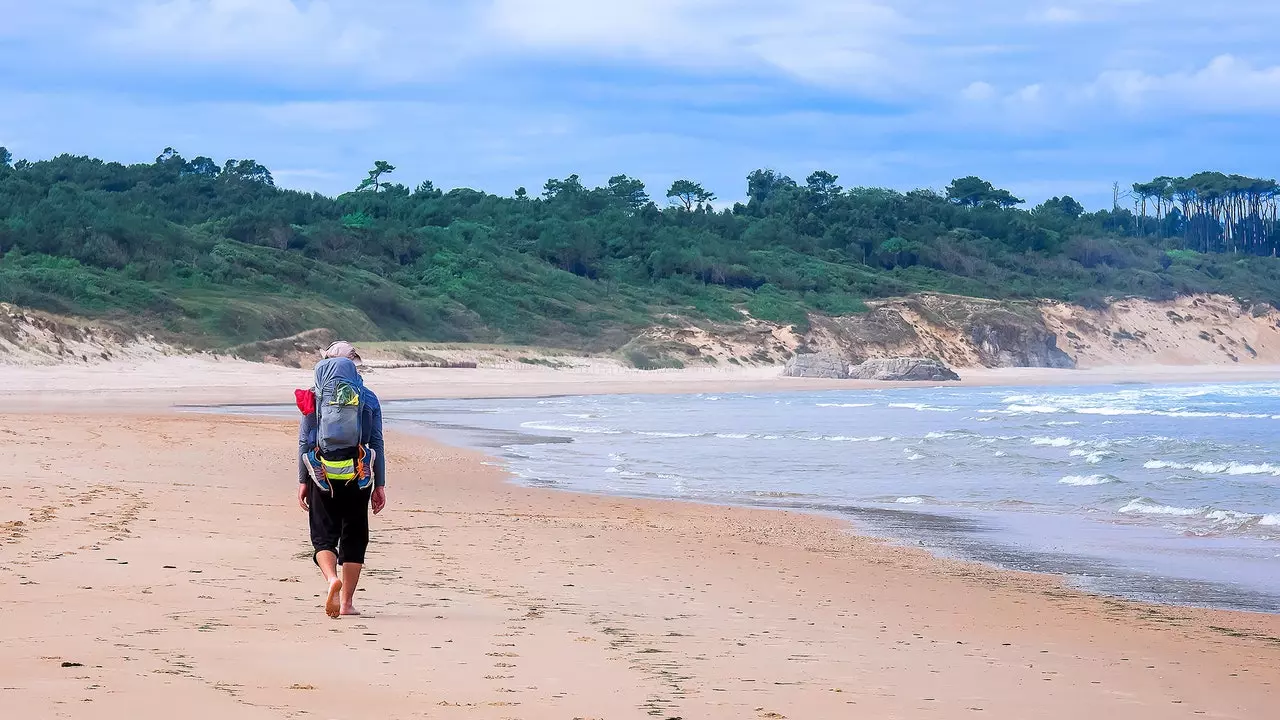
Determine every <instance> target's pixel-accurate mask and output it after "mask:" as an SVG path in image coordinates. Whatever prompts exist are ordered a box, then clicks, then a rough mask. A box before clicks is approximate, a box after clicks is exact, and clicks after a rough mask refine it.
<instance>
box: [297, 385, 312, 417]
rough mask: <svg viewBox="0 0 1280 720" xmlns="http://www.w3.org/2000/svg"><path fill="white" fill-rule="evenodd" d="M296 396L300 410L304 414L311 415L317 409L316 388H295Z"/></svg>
mask: <svg viewBox="0 0 1280 720" xmlns="http://www.w3.org/2000/svg"><path fill="white" fill-rule="evenodd" d="M293 396H294V398H296V399H297V402H298V410H299V411H300V412H301V413H302V414H303V415H310V414H312V413H314V412H315V411H316V393H315V391H314V390H294V391H293Z"/></svg>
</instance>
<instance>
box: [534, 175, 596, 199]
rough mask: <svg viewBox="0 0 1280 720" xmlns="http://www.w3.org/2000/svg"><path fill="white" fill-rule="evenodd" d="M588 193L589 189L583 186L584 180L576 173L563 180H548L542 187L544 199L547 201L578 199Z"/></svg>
mask: <svg viewBox="0 0 1280 720" xmlns="http://www.w3.org/2000/svg"><path fill="white" fill-rule="evenodd" d="M586 191H587V189H586V188H585V187H583V186H582V178H580V177H578V174H577V173H574V174H573V175H570V176H569V177H567V178H565V179H563V180H556V179H555V178H551V179H550V180H547V182H546V183H544V184H543V186H542V197H543V198H545V199H547V200H556V199H561V200H564V199H570V198H575V197H578V196H580V195H582V194H583V193H585V192H586Z"/></svg>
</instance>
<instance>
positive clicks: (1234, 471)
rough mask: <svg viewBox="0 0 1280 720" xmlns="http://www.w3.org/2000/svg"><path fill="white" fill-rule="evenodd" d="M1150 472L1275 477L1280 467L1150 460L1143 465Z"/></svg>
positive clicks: (1260, 464)
mask: <svg viewBox="0 0 1280 720" xmlns="http://www.w3.org/2000/svg"><path fill="white" fill-rule="evenodd" d="M1142 467H1144V468H1146V469H1148V470H1191V471H1192V472H1198V473H1200V474H1201V475H1275V476H1280V466H1277V465H1272V464H1271V463H1239V462H1235V461H1231V462H1198V463H1179V462H1169V461H1167V460H1148V461H1147V462H1146V463H1145V464H1143V466H1142Z"/></svg>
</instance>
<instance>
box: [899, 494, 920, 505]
mask: <svg viewBox="0 0 1280 720" xmlns="http://www.w3.org/2000/svg"><path fill="white" fill-rule="evenodd" d="M894 502H896V503H898V504H900V505H920V504H923V503H924V498H921V497H914V496H913V497H900V498H898V499H897V500H894Z"/></svg>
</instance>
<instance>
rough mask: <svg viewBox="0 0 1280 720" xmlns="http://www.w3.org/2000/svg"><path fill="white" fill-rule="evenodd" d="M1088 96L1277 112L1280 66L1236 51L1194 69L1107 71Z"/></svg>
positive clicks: (1220, 110)
mask: <svg viewBox="0 0 1280 720" xmlns="http://www.w3.org/2000/svg"><path fill="white" fill-rule="evenodd" d="M1085 94H1086V95H1087V96H1090V97H1094V96H1096V97H1098V98H1101V99H1104V100H1109V101H1112V102H1115V103H1117V104H1119V105H1121V106H1123V107H1126V108H1129V109H1131V110H1135V109H1146V108H1152V107H1160V108H1167V107H1170V106H1176V107H1177V108H1179V109H1180V110H1182V111H1183V112H1189V113H1194V114H1232V113H1239V112H1243V111H1266V112H1278V111H1280V65H1274V66H1270V67H1262V68H1258V67H1254V66H1253V65H1252V64H1251V63H1249V62H1248V61H1246V60H1242V59H1240V58H1237V57H1234V56H1232V55H1219V56H1217V57H1215V58H1214V59H1213V60H1211V61H1210V62H1209V64H1208V65H1206V66H1204V67H1203V68H1200V69H1198V70H1195V71H1191V72H1171V73H1166V74H1163V75H1161V74H1151V73H1147V72H1143V71H1141V70H1117V71H1107V72H1104V73H1102V74H1101V75H1099V76H1098V79H1097V80H1096V81H1095V82H1094V83H1093V84H1092V85H1090V86H1089V87H1087V88H1086V89H1085Z"/></svg>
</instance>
